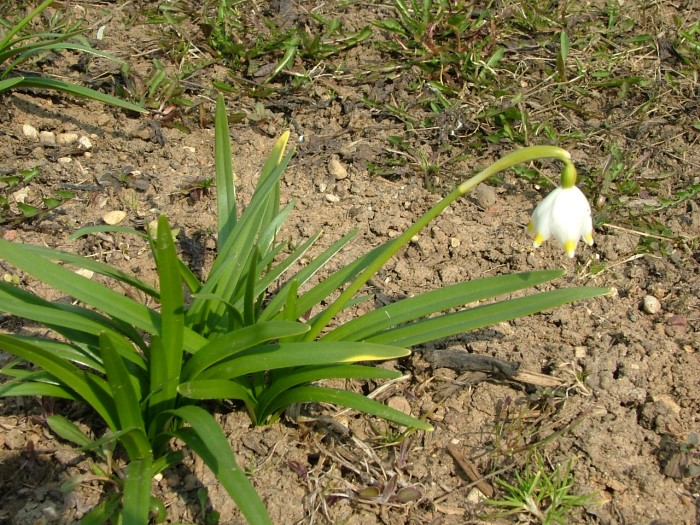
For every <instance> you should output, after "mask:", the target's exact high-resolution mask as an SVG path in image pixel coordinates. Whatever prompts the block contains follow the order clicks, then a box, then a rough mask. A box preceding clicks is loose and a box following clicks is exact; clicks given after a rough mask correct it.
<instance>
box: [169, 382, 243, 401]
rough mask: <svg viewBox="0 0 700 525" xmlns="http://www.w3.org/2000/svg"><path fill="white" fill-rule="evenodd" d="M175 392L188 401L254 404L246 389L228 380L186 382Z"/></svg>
mask: <svg viewBox="0 0 700 525" xmlns="http://www.w3.org/2000/svg"><path fill="white" fill-rule="evenodd" d="M177 391H178V392H179V393H180V395H182V396H184V397H186V398H189V399H238V400H240V401H243V402H245V404H246V405H247V404H253V403H254V400H253V397H252V396H251V394H250V391H249V390H248V389H247V388H245V387H244V386H243V385H241V384H240V383H237V382H236V381H230V380H228V379H201V380H198V381H197V380H195V381H187V382H185V383H182V384H181V385H180V386H178V388H177Z"/></svg>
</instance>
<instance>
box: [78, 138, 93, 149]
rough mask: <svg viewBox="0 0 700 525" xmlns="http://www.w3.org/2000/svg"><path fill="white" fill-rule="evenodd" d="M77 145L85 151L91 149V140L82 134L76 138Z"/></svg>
mask: <svg viewBox="0 0 700 525" xmlns="http://www.w3.org/2000/svg"><path fill="white" fill-rule="evenodd" d="M78 145H79V146H80V147H81V148H82V149H84V150H86V151H87V150H89V149H92V142H91V141H90V139H89V138H87V137H86V136H82V137H80V138H79V139H78Z"/></svg>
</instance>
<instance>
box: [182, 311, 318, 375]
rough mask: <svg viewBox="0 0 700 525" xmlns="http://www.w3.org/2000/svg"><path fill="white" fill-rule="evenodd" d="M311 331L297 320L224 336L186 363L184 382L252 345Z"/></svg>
mask: <svg viewBox="0 0 700 525" xmlns="http://www.w3.org/2000/svg"><path fill="white" fill-rule="evenodd" d="M308 329H309V327H308V325H305V324H302V323H298V322H296V321H270V322H267V323H257V324H255V325H253V326H245V327H243V328H239V329H238V330H235V331H233V332H229V333H227V334H224V335H222V336H221V337H218V338H217V339H214V340H213V341H211V342H210V343H208V344H206V345H204V346H203V347H202V348H200V349H199V351H198V352H197V353H196V354H194V355H193V356H191V357H190V358H189V359H188V360H187V363H185V366H184V367H183V369H182V380H183V381H190V380H192V379H194V378H196V377H197V376H198V375H199V374H200V373H201V372H202V371H204V370H206V369H207V368H209V367H210V366H212V365H214V364H216V363H218V362H219V361H222V360H224V359H226V358H228V357H231V356H232V355H234V354H237V353H238V352H241V351H243V350H246V349H248V348H250V347H252V346H256V345H259V344H262V343H267V342H269V341H273V340H275V339H280V338H282V337H290V336H293V335H299V334H303V333H304V332H306V331H307V330H308Z"/></svg>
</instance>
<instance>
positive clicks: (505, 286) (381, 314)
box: [321, 270, 565, 341]
mask: <svg viewBox="0 0 700 525" xmlns="http://www.w3.org/2000/svg"><path fill="white" fill-rule="evenodd" d="M564 273H565V272H564V270H544V271H540V272H526V273H518V274H512V275H499V276H495V277H488V278H486V279H476V280H474V281H466V282H462V283H456V284H453V285H450V286H446V287H444V288H440V289H437V290H433V291H430V292H426V293H424V294H420V295H417V296H415V297H411V298H409V299H403V300H401V301H397V302H396V303H394V304H391V305H388V306H384V307H381V308H377V309H376V310H373V311H371V312H369V313H367V314H365V315H363V316H361V317H357V318H355V319H353V320H351V321H349V322H347V323H345V324H343V325H341V326H339V327H338V328H335V329H334V330H332V331H331V332H329V333H328V334H326V335H324V336H323V337H321V340H325V341H337V340H343V341H361V340H363V339H367V338H368V337H370V336H372V335H374V334H377V333H379V332H382V331H384V330H387V329H389V328H393V327H394V326H398V325H401V324H404V323H407V322H410V321H414V320H415V319H420V318H421V317H426V316H428V315H430V314H433V313H436V312H444V311H446V310H449V309H450V308H455V307H457V306H463V305H465V304H469V303H473V302H475V301H481V300H483V299H488V298H491V297H497V296H499V295H504V294H508V293H512V292H515V291H518V290H522V289H523V288H529V287H532V286H536V285H538V284H542V283H546V282H548V281H551V280H553V279H556V278H558V277H561V276H562V275H564Z"/></svg>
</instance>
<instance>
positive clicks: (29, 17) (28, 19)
mask: <svg viewBox="0 0 700 525" xmlns="http://www.w3.org/2000/svg"><path fill="white" fill-rule="evenodd" d="M53 2H54V0H44V1H43V2H42V3H41V4H39V5H38V6H37V7H36V8H35V9H34V10H33V11H30V12H29V14H27V16H25V17H24V18H23V19H22V20H20V21H19V22H17V23H16V24H14V25H13V26H12V27H11V29H10V31H8V32H7V34H6V35H5V38H3V39H2V41H1V42H0V50H2V49H5V48H6V47H7V45H8V44H9V43H10V41H11V40H12V37H14V36H15V35H16V34H17V33H19V32H20V31H22V29H24V28H25V26H26V25H27V24H28V23H29V22H31V21H32V20H33V19H34V17H36V16H37V15H39V14H41V12H42V11H44V10H45V9H46V8H47V7H49V6H50V5H51V4H53Z"/></svg>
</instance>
